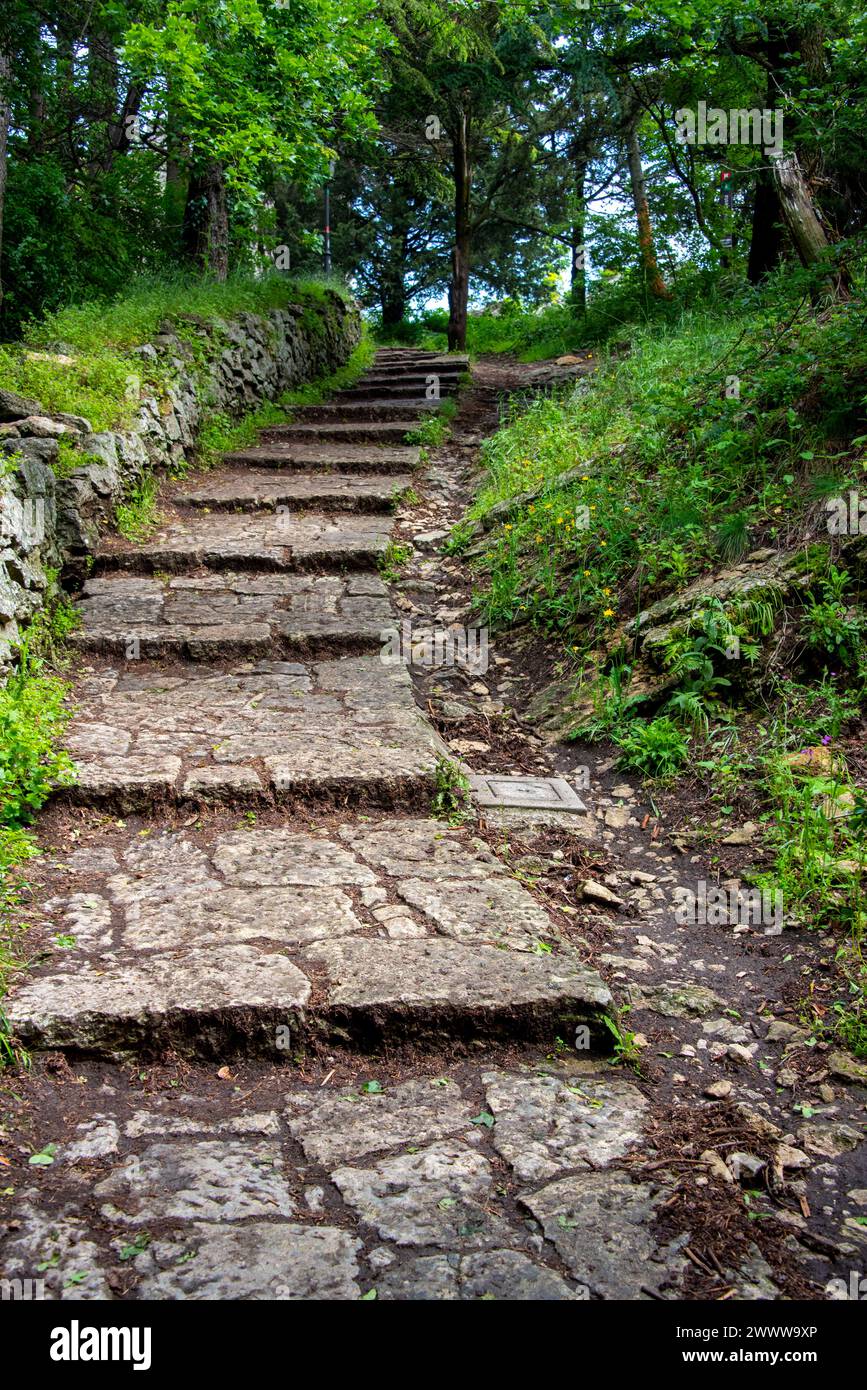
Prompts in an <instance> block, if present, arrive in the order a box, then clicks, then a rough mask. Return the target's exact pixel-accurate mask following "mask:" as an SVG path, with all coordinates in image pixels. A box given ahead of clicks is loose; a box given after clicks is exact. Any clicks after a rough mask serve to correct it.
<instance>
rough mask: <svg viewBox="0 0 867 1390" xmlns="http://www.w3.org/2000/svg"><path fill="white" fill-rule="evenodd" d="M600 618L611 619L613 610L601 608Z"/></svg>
mask: <svg viewBox="0 0 867 1390" xmlns="http://www.w3.org/2000/svg"><path fill="white" fill-rule="evenodd" d="M602 616H603V618H613V617H614V609H613V608H603V610H602Z"/></svg>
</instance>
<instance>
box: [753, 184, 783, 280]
mask: <svg viewBox="0 0 867 1390" xmlns="http://www.w3.org/2000/svg"><path fill="white" fill-rule="evenodd" d="M781 216H782V214H781V212H780V202H779V199H778V198H777V193H776V189H775V188H774V184H773V181H772V179H771V176H770V174H769V173H768V171H767V170H766V169H762V170H761V172H760V173H759V176H758V179H757V180H756V194H755V201H754V203H753V226H752V232H751V235H750V252H749V256H748V258H747V279H748V280H749V282H750V284H751V285H757V284H758V283H759V281H760V280H763V279H764V277H765V276H766V275H767V274H769V272H770V271H772V270H773V269H774V267H775V265H776V264H777V262H778V261H779V259H780V255H781V253H782V249H783V234H782V228H781V227H780V219H781Z"/></svg>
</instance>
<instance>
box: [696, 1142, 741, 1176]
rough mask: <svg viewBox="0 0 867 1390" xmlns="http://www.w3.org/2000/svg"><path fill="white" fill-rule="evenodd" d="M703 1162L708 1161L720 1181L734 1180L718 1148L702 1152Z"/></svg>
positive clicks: (713, 1173) (709, 1166)
mask: <svg viewBox="0 0 867 1390" xmlns="http://www.w3.org/2000/svg"><path fill="white" fill-rule="evenodd" d="M701 1161H702V1163H706V1164H707V1166H708V1168H709V1169H710V1171H711V1173H712V1175H713V1176H714V1177H715V1178H719V1180H720V1182H734V1178H733V1177H732V1175H731V1172H730V1170H729V1168H728V1167H727V1166H726V1164H725V1163H723V1161H722V1159H721V1158H720V1156H719V1154H718V1153H717V1151H716V1149H705V1151H704V1153H703V1154H701Z"/></svg>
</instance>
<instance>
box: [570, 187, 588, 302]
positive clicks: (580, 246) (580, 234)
mask: <svg viewBox="0 0 867 1390" xmlns="http://www.w3.org/2000/svg"><path fill="white" fill-rule="evenodd" d="M586 176H587V164H586V162H585V160H584V159H579V160H578V161H577V162H576V165H575V189H574V192H575V216H574V218H573V220H572V227H571V230H570V236H569V242H570V246H571V251H572V271H571V277H570V281H569V292H570V296H571V299H572V303H573V304H574V305H575V308H576V309H577V310H578V312H579V314H583V313H585V312H586V310H587V266H586V253H585V249H584V217H585V208H584V190H585V183H586Z"/></svg>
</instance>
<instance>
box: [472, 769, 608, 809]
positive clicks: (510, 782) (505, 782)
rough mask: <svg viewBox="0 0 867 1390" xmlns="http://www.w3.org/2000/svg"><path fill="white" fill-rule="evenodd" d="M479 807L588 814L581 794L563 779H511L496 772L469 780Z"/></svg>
mask: <svg viewBox="0 0 867 1390" xmlns="http://www.w3.org/2000/svg"><path fill="white" fill-rule="evenodd" d="M469 782H470V787H471V788H472V792H473V796H474V798H475V801H476V804H477V805H478V806H492V807H500V806H520V807H524V808H529V807H532V808H534V809H536V810H542V811H586V810H587V807H586V806H585V805H584V802H583V801H582V800H581V798H580V796H579V795H578V793H577V792H576V791H575V790H574V789H573V788H572V787H570V785H569V783H568V782H567V781H566V780H565V778H563V777H518V776H515V777H510V776H501V775H499V774H498V773H492V774H491V775H489V776H487V777H483V776H481V775H480V774H478V773H476V774H474V775H471V776H470V778H469Z"/></svg>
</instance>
